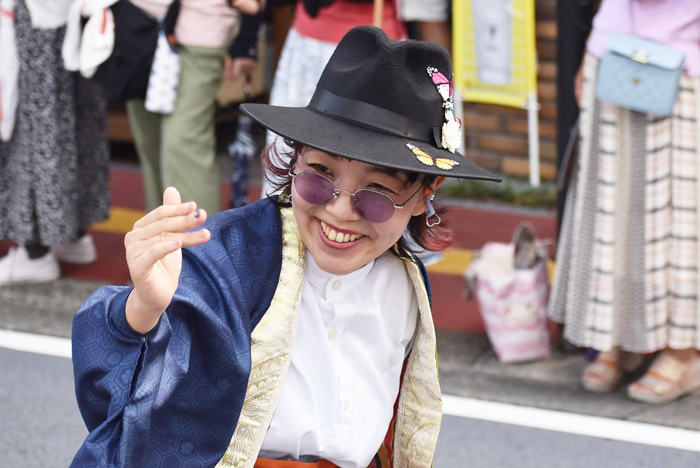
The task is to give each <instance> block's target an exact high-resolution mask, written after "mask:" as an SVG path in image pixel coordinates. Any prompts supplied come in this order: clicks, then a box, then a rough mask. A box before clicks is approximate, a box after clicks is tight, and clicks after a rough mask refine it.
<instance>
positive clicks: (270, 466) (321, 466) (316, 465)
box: [255, 458, 338, 468]
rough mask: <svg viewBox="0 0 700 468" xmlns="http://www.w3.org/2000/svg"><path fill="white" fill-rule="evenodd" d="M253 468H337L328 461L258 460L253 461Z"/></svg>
mask: <svg viewBox="0 0 700 468" xmlns="http://www.w3.org/2000/svg"><path fill="white" fill-rule="evenodd" d="M255 468H338V465H336V464H334V463H331V462H329V461H328V460H318V461H315V462H310V463H308V462H300V461H291V460H272V459H270V458H258V459H257V460H256V461H255Z"/></svg>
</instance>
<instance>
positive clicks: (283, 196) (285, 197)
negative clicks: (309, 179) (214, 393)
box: [277, 187, 292, 205]
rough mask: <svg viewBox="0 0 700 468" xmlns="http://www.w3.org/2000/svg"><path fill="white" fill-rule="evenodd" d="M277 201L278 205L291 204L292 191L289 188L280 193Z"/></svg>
mask: <svg viewBox="0 0 700 468" xmlns="http://www.w3.org/2000/svg"><path fill="white" fill-rule="evenodd" d="M277 199H278V200H279V201H280V203H284V204H285V205H287V204H289V203H291V202H292V190H291V188H289V187H288V188H287V189H285V190H284V192H282V193H280V194H279V196H278V197H277Z"/></svg>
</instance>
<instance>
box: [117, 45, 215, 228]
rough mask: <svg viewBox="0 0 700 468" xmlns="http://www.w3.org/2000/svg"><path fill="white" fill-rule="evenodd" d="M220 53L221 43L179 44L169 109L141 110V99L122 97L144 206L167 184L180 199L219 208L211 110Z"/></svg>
mask: <svg viewBox="0 0 700 468" xmlns="http://www.w3.org/2000/svg"><path fill="white" fill-rule="evenodd" d="M225 53H226V49H225V48H213V47H192V46H182V47H181V48H180V66H181V70H180V83H179V87H178V93H177V99H176V102H175V110H174V111H173V113H172V114H168V115H161V114H155V113H153V112H149V111H147V110H146V109H145V107H144V101H143V99H132V100H130V101H128V102H127V103H126V109H127V112H128V115H129V123H130V124H131V130H132V132H133V134H134V140H135V144H136V151H137V152H138V155H139V160H140V162H141V171H142V174H143V184H144V189H145V194H146V209H147V210H148V211H150V210H153V209H154V208H156V207H158V206H159V205H161V204H162V203H163V191H164V190H165V189H166V188H167V187H170V186H173V187H175V188H177V189H178V191H179V192H180V194H181V195H182V201H183V202H187V201H192V200H194V201H195V202H196V203H197V206H198V207H199V208H203V209H204V210H206V212H207V214H210V215H211V214H214V213H216V212H217V211H219V210H220V209H221V195H220V193H221V192H220V186H219V185H220V184H219V182H220V177H219V170H218V167H217V165H216V135H215V126H214V111H215V99H216V92H217V90H218V88H219V85H220V84H221V79H222V76H223V59H224V54H225Z"/></svg>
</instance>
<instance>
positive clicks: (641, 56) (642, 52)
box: [631, 49, 651, 63]
mask: <svg viewBox="0 0 700 468" xmlns="http://www.w3.org/2000/svg"><path fill="white" fill-rule="evenodd" d="M649 55H651V54H650V53H649V51H648V50H646V49H635V50H634V52H632V57H631V58H632V60H634V61H635V62H639V63H649Z"/></svg>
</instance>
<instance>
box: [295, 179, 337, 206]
mask: <svg viewBox="0 0 700 468" xmlns="http://www.w3.org/2000/svg"><path fill="white" fill-rule="evenodd" d="M294 183H295V184H296V189H297V193H299V195H301V198H303V199H304V200H305V201H306V202H308V203H311V204H312V205H325V204H326V203H328V202H329V201H331V200H333V194H334V192H335V187H333V183H332V182H331V181H330V180H328V179H326V178H325V177H323V176H320V175H318V174H314V173H313V172H300V173H299V174H297V176H296V177H295V178H294Z"/></svg>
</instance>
